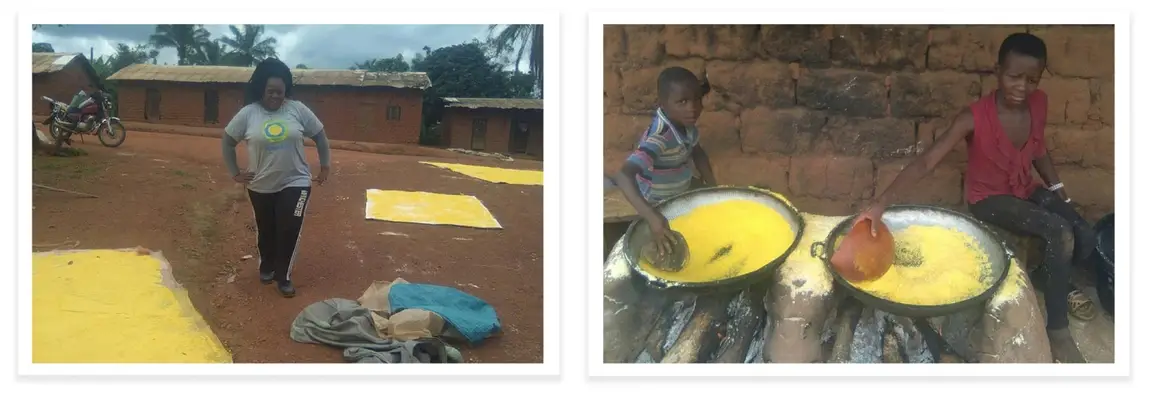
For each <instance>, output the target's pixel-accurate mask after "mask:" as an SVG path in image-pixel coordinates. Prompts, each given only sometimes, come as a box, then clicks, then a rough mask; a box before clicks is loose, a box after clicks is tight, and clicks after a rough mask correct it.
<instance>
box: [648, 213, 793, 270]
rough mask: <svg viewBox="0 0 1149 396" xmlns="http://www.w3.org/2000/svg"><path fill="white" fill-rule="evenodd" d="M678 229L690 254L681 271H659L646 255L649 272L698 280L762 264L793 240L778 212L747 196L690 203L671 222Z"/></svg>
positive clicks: (754, 267) (749, 268)
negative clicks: (697, 204)
mask: <svg viewBox="0 0 1149 396" xmlns="http://www.w3.org/2000/svg"><path fill="white" fill-rule="evenodd" d="M670 228H671V229H673V230H675V231H678V232H679V233H681V234H682V237H683V238H684V239H685V240H686V246H687V247H688V249H689V258H688V260H687V262H686V264H685V265H684V266H683V267H682V269H681V270H680V271H677V272H668V271H661V270H658V269H657V268H655V267H653V266H652V265H651V263H650V262H647V261H645V260H643V261H641V262H640V263H639V266H640V267H641V268H642V269H643V270H644V271H646V272H647V273H648V274H650V275H653V276H656V277H659V278H661V279H664V280H667V281H670V282H683V283H697V282H712V281H718V280H723V279H729V278H734V277H737V276H741V275H745V274H748V273H751V272H754V271H757V270H759V269H761V268H762V267H764V266H766V265H767V264H770V263H771V262H772V261H774V260H775V259H777V258H778V257H779V256H781V255H782V254H783V253H785V252H786V249H787V248H789V247H790V245H791V244H793V243H794V237H795V233H794V230H793V229H792V228H791V226H790V222H788V221H786V218H785V217H783V216H782V214H781V213H778V211H776V210H774V209H773V208H771V207H769V206H766V205H763V204H762V203H759V202H755V201H751V200H731V201H726V202H720V203H714V204H709V205H704V206H700V207H698V208H695V209H694V210H692V211H690V213H687V214H685V215H683V216H680V217H678V218H675V219H674V220H671V221H670Z"/></svg>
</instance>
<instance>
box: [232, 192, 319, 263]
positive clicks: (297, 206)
mask: <svg viewBox="0 0 1149 396" xmlns="http://www.w3.org/2000/svg"><path fill="white" fill-rule="evenodd" d="M247 194H248V196H249V197H250V198H251V209H252V211H253V212H255V227H256V238H257V239H258V241H259V242H258V243H259V272H260V273H261V274H266V273H270V272H275V280H277V281H281V282H282V281H287V280H291V268H292V266H294V265H295V255H296V252H298V250H299V236H300V235H301V234H302V231H303V216H304V215H305V214H306V213H307V201H308V200H309V198H310V196H311V187H288V188H285V189H283V190H282V191H279V192H276V193H270V194H264V193H257V192H255V191H251V190H248V191H247Z"/></svg>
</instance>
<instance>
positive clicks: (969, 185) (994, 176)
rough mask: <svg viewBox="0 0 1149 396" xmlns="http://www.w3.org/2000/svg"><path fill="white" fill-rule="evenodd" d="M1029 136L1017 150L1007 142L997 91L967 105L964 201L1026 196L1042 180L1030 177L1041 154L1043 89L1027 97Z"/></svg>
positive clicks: (1042, 149)
mask: <svg viewBox="0 0 1149 396" xmlns="http://www.w3.org/2000/svg"><path fill="white" fill-rule="evenodd" d="M1028 103H1029V119H1030V128H1029V139H1027V140H1026V141H1025V145H1023V146H1022V148H1021V149H1020V150H1018V149H1017V147H1016V146H1014V145H1013V142H1011V141H1009V137H1007V136H1006V135H1005V129H1004V128H1003V127H1002V125H1001V120H1000V119H998V117H997V91H996V90H995V91H994V92H991V93H990V94H989V95H986V96H985V97H983V98H981V99H980V100H978V101H977V102H974V103H973V104H972V105H970V111H972V112H973V123H974V124H973V125H974V127H973V133H971V134H970V135H969V136H966V144H967V145H968V150H967V151H968V153H969V157H968V161H967V165H966V175H965V198H966V203H969V204H974V203H977V202H978V201H981V200H982V199H985V198H987V197H989V196H993V195H1012V196H1015V197H1018V198H1021V199H1029V195H1030V194H1033V191H1034V190H1036V189H1038V188H1040V187H1041V185H1042V183H1041V182H1040V181H1038V180H1036V179H1034V177H1033V164H1032V163H1033V160H1034V159H1036V158H1041V157H1043V156H1045V113H1046V111H1047V109H1048V107H1047V106H1048V103H1049V100H1048V98H1047V97H1046V96H1045V92H1042V91H1040V90H1038V91H1034V92H1033V94H1031V95H1030V96H1029V98H1028Z"/></svg>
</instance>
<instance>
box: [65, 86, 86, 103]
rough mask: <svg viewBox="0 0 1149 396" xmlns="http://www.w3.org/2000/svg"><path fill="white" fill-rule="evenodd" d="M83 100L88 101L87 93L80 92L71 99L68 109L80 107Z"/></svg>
mask: <svg viewBox="0 0 1149 396" xmlns="http://www.w3.org/2000/svg"><path fill="white" fill-rule="evenodd" d="M85 100H88V93H87V92H84V91H82V90H81V91H80V92H79V93H77V94H76V96H73V97H72V103H71V104H69V105H68V107H80V104H81V103H84V101H85Z"/></svg>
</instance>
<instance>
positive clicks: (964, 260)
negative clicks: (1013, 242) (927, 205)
mask: <svg viewBox="0 0 1149 396" xmlns="http://www.w3.org/2000/svg"><path fill="white" fill-rule="evenodd" d="M894 256H895V258H894V264H893V265H892V266H890V270H889V271H888V272H886V274H885V275H882V277H881V278H878V279H875V280H873V281H869V282H851V284H852V285H854V287H857V288H858V289H861V290H863V291H865V292H868V293H870V294H873V295H875V296H878V297H881V298H884V299H887V300H889V301H893V302H898V303H902V304H911V305H925V306H933V305H945V304H952V303H956V302H960V301H964V300H966V299H969V298H972V297H974V296H977V295H979V294H981V293H983V292H985V291H986V290H988V289H989V287H990V286H991V283H992V281H993V279H991V277H990V276H989V275H990V273H989V272H990V266H989V260H988V259H987V257H986V254H985V252H984V251H982V250H981V249H980V248H979V247H978V245H977V243H975V241H974V239H973V237H972V236H970V235H968V234H966V233H963V232H960V231H957V230H954V229H950V228H946V227H938V226H910V227H907V228H906V229H904V230H901V231H898V232H894Z"/></svg>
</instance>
